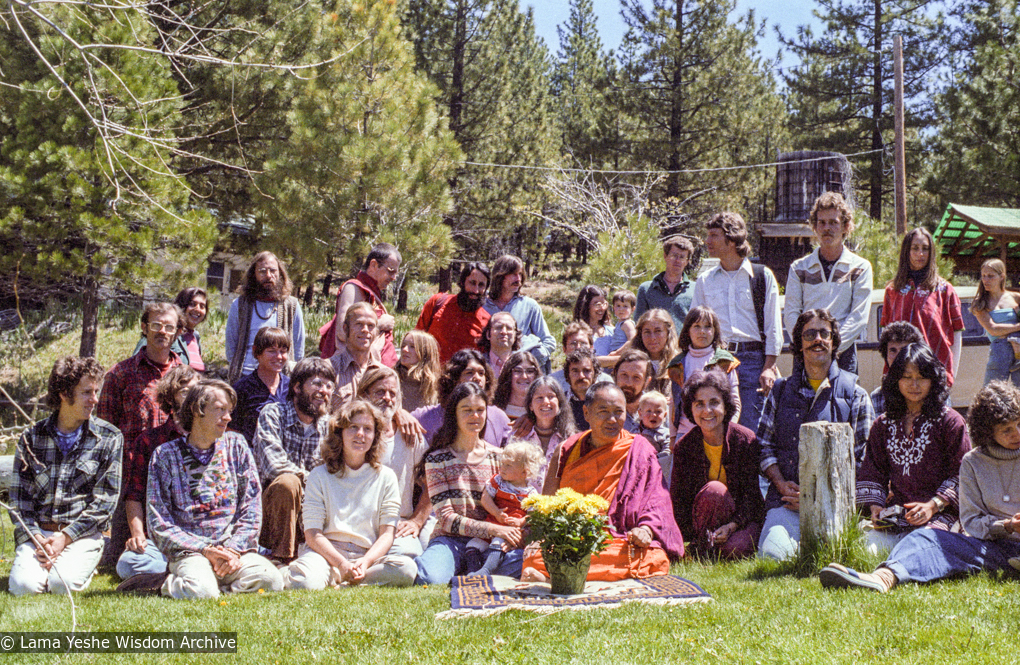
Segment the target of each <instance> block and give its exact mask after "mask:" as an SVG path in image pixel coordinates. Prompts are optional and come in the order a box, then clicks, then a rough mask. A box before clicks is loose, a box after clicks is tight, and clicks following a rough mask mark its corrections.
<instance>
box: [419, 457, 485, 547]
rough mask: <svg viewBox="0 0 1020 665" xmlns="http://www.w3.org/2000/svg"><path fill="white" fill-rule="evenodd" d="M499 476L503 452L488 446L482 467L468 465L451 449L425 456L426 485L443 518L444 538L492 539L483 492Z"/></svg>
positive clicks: (435, 510) (433, 503)
mask: <svg viewBox="0 0 1020 665" xmlns="http://www.w3.org/2000/svg"><path fill="white" fill-rule="evenodd" d="M497 473H499V449H498V448H495V447H493V446H488V445H487V446H486V454H485V458H484V459H483V460H482V461H481V462H479V463H478V464H466V463H465V462H464V461H463V460H461V459H460V458H459V457H457V456H456V455H455V454H454V453H453V450H452V449H450V448H442V449H440V450H434V451H432V452H431V453H429V454H427V455H426V456H425V483H426V485H427V486H428V490H429V497H431V498H432V510H433V512H434V513H435V514H436V517H438V518H439V524H438V527H437V528H438V531H439V534H440V535H443V536H470V537H478V538H489V537H490V536H489V534H490V529H489V525H488V524H486V522H485V518H486V517H488V515H489V513H488V512H486V510H485V508H483V507H482V492H484V491H485V486H486V485H487V484H488V483H489V480H490V479H491V478H492V477H493V476H494V475H496V474H497Z"/></svg>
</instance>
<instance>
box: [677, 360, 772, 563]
mask: <svg viewBox="0 0 1020 665" xmlns="http://www.w3.org/2000/svg"><path fill="white" fill-rule="evenodd" d="M730 387H731V384H730V382H729V380H728V379H727V378H726V375H725V374H723V372H722V371H721V370H718V369H714V370H709V371H707V372H705V371H698V372H694V374H692V375H691V376H690V377H689V378H688V379H687V381H686V382H685V383H684V388H683V399H682V405H683V409H684V412H685V414H686V416H687V418H688V420H690V421H691V422H693V423H694V429H692V430H690V431H689V432H687V434H685V435H684V436H683V437H682V438H681V439H680V440H679V441H677V442H676V445H675V446H674V447H673V479H672V481H671V482H670V489H669V491H670V495H671V496H672V498H673V515H674V516H675V517H676V523H677V525H678V526H679V527H680V532H681V533H682V534H683V537H684V542H685V543H686V544H687V546H688V547H691V548H693V550H694V552H695V553H697V554H700V555H711V554H713V553H718V555H719V556H722V557H723V558H726V559H739V558H742V557H749V556H753V555H754V548H755V544H756V543H757V542H758V536H759V535H761V525H762V523H763V522H764V521H765V501H764V500H763V499H762V495H761V490H760V489H759V486H758V459H759V456H760V454H761V446H759V445H758V439H757V438H756V437H755V435H754V432H752V431H751V430H749V429H747V428H746V427H743V426H741V425H738V424H737V423H735V422H732V420H733V414H734V413H735V412H736V409H737V407H736V405H735V404H734V400H733V396H732V393H731V391H730Z"/></svg>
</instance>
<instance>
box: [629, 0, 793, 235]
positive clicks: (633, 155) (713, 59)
mask: <svg viewBox="0 0 1020 665" xmlns="http://www.w3.org/2000/svg"><path fill="white" fill-rule="evenodd" d="M734 6H735V3H734V1H733V0H725V1H722V2H694V1H693V0H654V1H653V2H652V3H651V7H649V8H646V6H645V4H644V2H642V1H641V0H623V17H624V20H625V21H626V23H627V25H628V30H627V32H626V34H625V35H624V41H623V45H622V47H621V54H620V61H621V65H622V72H623V81H622V83H621V85H622V89H621V94H620V97H619V99H620V107H619V108H620V112H622V113H623V114H625V116H626V118H627V122H629V123H630V124H631V125H632V126H631V127H630V128H629V129H628V130H627V134H626V143H627V145H628V161H629V164H630V166H632V167H633V168H654V169H663V170H669V171H680V170H688V169H711V168H719V167H728V166H734V165H740V164H751V163H758V162H767V161H772V160H773V158H774V156H775V151H776V150H777V149H778V148H780V147H781V146H782V145H783V143H784V142H785V140H786V139H785V133H784V126H785V117H784V109H783V106H782V102H781V100H780V98H779V97H778V95H777V93H776V91H775V82H774V80H773V79H772V76H771V72H770V70H769V69H768V67H767V66H766V64H765V63H764V62H763V61H762V59H761V57H760V55H759V54H758V51H757V36H758V34H759V33H760V30H761V29H762V28H761V26H757V25H756V23H755V20H754V16H753V14H751V13H749V14H748V15H746V16H744V17H741V18H739V19H738V20H737V21H736V22H730V20H729V14H730V12H731V11H732V10H733V8H734ZM771 177H772V173H771V171H769V170H756V171H716V172H704V173H694V174H681V173H674V174H671V175H670V176H669V177H668V178H667V179H666V185H665V191H664V192H663V194H665V195H666V196H670V197H675V198H677V199H678V200H679V201H681V202H683V207H684V208H686V212H688V213H690V214H693V215H695V216H701V215H703V214H705V213H707V212H708V211H711V210H718V209H720V208H722V207H728V208H737V209H742V210H745V211H747V210H748V209H751V210H754V209H755V208H756V207H757V206H759V205H760V202H761V201H762V200H763V197H764V194H765V192H766V191H767V190H768V188H769V182H770V179H771ZM753 217H754V215H752V218H753Z"/></svg>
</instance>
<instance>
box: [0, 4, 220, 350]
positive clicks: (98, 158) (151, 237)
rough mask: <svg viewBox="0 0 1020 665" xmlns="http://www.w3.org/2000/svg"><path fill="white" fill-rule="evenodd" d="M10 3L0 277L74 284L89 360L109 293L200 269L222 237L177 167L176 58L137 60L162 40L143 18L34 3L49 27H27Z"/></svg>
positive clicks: (0, 160) (1, 116)
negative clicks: (102, 298) (103, 297)
mask: <svg viewBox="0 0 1020 665" xmlns="http://www.w3.org/2000/svg"><path fill="white" fill-rule="evenodd" d="M10 7H15V5H11V6H9V8H7V9H5V10H3V14H2V15H0V62H3V68H4V79H5V80H4V85H3V86H0V246H2V247H3V248H4V251H3V252H2V253H0V273H4V274H12V273H14V272H15V271H17V273H18V274H19V275H20V276H22V277H23V278H25V279H33V280H39V281H44V282H50V283H52V282H70V283H73V284H76V285H78V286H79V287H80V291H81V293H82V295H83V308H82V318H83V328H82V336H81V346H80V354H81V355H83V356H91V355H94V354H95V345H96V334H97V319H98V316H97V315H98V305H99V294H100V287H101V286H112V287H119V288H122V289H126V290H129V291H134V292H137V290H138V289H139V287H140V286H141V285H144V284H147V283H150V284H151V283H153V282H158V281H159V280H160V279H162V278H166V277H168V276H172V275H173V273H175V272H177V271H178V270H180V271H183V272H189V271H190V272H194V270H195V269H196V268H199V267H200V266H202V265H203V264H204V261H205V258H206V257H207V256H208V254H209V252H210V251H211V249H212V242H213V239H214V237H215V235H216V229H215V225H214V224H213V223H212V220H211V218H210V217H209V216H208V215H206V214H204V213H201V212H198V211H197V210H196V209H194V208H192V207H190V206H189V203H190V200H189V198H190V197H189V191H188V188H187V187H186V185H185V183H184V182H183V180H181V179H180V178H178V177H176V176H174V175H173V172H172V170H171V169H170V168H169V166H168V165H169V163H170V161H171V159H172V152H173V149H174V148H175V147H176V134H175V131H176V130H177V129H178V128H179V127H180V126H181V116H180V113H179V106H180V102H179V95H178V91H177V88H176V86H175V85H174V81H173V79H172V78H171V77H170V71H169V67H168V64H167V62H166V61H165V60H164V59H161V58H154V57H152V56H151V54H149V53H145V52H142V51H140V50H136V47H137V46H138V45H139V43H146V42H151V40H152V37H153V33H152V29H151V26H150V25H149V23H148V22H147V21H146V20H145V18H144V17H143V16H142V14H141V13H139V12H136V11H134V10H133V8H116V7H114V6H102V7H94V6H92V5H87V4H86V5H71V4H67V5H64V4H53V5H39V6H36V7H35V8H34V11H36V12H39V13H40V14H38V15H36V16H39V15H41V16H43V17H45V22H43V21H36V22H33V23H29V22H28V21H27V20H26V17H25V16H24V15H19V16H17V20H15V17H14V16H13V15H12V13H11V12H14V11H21V10H20V9H11V8H10ZM19 25H22V26H26V29H25V32H22V31H21V30H20V29H19V28H18V26H19ZM55 26H59V28H60V29H59V30H58V29H57V28H56V27H55ZM84 44H103V45H106V46H105V47H102V48H100V47H95V48H90V49H87V50H85V49H80V48H78V47H77V46H76V45H84ZM143 130H144V131H143Z"/></svg>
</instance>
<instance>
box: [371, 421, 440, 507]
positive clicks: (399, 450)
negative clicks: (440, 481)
mask: <svg viewBox="0 0 1020 665" xmlns="http://www.w3.org/2000/svg"><path fill="white" fill-rule="evenodd" d="M426 450H428V444H426V443H425V437H422V436H419V437H417V439H416V440H415V442H414V445H411V446H409V445H407V444H406V443H404V437H403V436H402V435H401V434H400V430H395V431H394V433H393V436H392V437H388V438H387V437H385V436H384V437H383V439H382V441H381V442H380V450H379V462H380V463H381V464H382V465H384V466H386V467H388V468H390V469H392V470H393V473H395V474H396V476H397V491H398V492H399V493H400V519H405V520H406V519H409V518H410V517H411V515H413V514H414V468H415V467H416V466H418V463H419V462H421V459H422V458H423V457H425V451H426Z"/></svg>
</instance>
